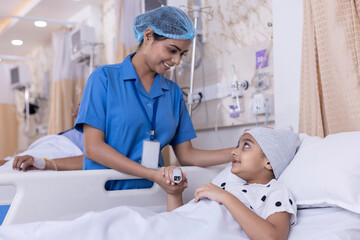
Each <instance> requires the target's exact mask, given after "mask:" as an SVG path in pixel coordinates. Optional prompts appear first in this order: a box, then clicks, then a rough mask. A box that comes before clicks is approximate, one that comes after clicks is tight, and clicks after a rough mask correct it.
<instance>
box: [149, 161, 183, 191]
mask: <svg viewBox="0 0 360 240" xmlns="http://www.w3.org/2000/svg"><path fill="white" fill-rule="evenodd" d="M174 168H177V167H175V166H170V167H162V168H161V169H160V171H158V176H157V177H156V180H155V182H156V183H157V184H158V185H159V186H160V187H162V189H164V191H165V192H167V193H168V194H176V193H182V192H183V191H184V190H185V188H187V186H188V182H187V179H186V174H185V173H184V172H182V181H181V182H179V183H175V182H173V181H172V180H171V177H172V172H173V169H174Z"/></svg>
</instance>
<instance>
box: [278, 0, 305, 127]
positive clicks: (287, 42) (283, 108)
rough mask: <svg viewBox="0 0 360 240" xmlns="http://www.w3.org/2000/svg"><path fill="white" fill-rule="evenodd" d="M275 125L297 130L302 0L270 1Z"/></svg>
mask: <svg viewBox="0 0 360 240" xmlns="http://www.w3.org/2000/svg"><path fill="white" fill-rule="evenodd" d="M272 3H273V4H272V10H273V24H274V27H273V29H274V53H273V54H274V96H275V99H274V100H275V126H276V127H277V128H281V127H284V126H288V125H291V126H293V127H294V130H295V131H296V132H297V131H298V129H299V100H300V70H301V43H302V25H303V2H302V0H273V2H272Z"/></svg>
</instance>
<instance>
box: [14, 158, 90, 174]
mask: <svg viewBox="0 0 360 240" xmlns="http://www.w3.org/2000/svg"><path fill="white" fill-rule="evenodd" d="M83 158H84V156H83V155H79V156H74V157H65V158H57V159H52V161H45V168H44V169H43V170H55V165H56V170H58V171H66V170H81V169H82V165H83ZM34 162H35V161H34V157H33V156H30V155H24V156H16V157H15V158H14V162H13V169H15V170H22V171H27V170H34V169H38V168H36V167H34Z"/></svg>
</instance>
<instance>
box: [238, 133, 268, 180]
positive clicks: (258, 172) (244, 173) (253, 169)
mask: <svg viewBox="0 0 360 240" xmlns="http://www.w3.org/2000/svg"><path fill="white" fill-rule="evenodd" d="M232 156H233V162H232V168H231V172H232V173H233V174H235V175H237V176H238V177H240V178H242V179H244V180H245V181H247V182H248V183H260V182H261V180H262V179H264V176H267V175H266V174H265V173H266V172H268V171H269V168H270V164H268V162H269V161H268V159H267V158H266V156H265V154H264V153H263V151H262V150H261V148H260V146H259V145H258V143H257V142H256V140H255V139H254V138H253V137H252V136H251V135H250V134H244V135H243V136H242V137H241V138H240V140H239V144H238V146H237V147H236V149H235V150H233V151H232ZM259 181H260V182H259ZM265 183H267V182H265Z"/></svg>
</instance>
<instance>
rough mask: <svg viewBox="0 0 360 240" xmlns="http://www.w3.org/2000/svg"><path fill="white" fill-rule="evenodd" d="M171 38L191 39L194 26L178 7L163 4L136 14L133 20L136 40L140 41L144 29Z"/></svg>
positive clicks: (193, 34) (193, 33)
mask: <svg viewBox="0 0 360 240" xmlns="http://www.w3.org/2000/svg"><path fill="white" fill-rule="evenodd" d="M148 28H151V29H152V30H153V31H154V33H156V34H158V35H161V36H164V37H167V38H173V39H191V40H192V39H193V38H194V36H195V28H194V25H193V22H192V21H191V19H190V18H189V16H188V15H186V13H185V12H184V11H182V10H181V9H179V8H176V7H171V6H165V7H159V8H156V9H154V10H151V11H148V12H145V13H143V14H141V15H138V16H137V17H136V18H135V19H134V22H133V34H134V37H135V39H136V41H138V42H141V41H142V40H143V38H144V33H145V31H146V29H148Z"/></svg>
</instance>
